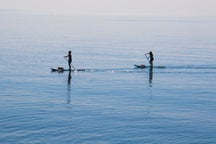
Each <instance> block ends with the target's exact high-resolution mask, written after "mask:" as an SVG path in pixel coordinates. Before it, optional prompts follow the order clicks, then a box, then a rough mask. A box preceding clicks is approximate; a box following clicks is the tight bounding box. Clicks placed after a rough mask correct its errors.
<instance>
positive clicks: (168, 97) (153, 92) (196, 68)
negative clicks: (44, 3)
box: [0, 13, 216, 144]
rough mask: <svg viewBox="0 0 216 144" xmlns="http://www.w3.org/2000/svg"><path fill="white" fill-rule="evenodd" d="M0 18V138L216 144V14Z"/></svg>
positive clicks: (9, 143)
mask: <svg viewBox="0 0 216 144" xmlns="http://www.w3.org/2000/svg"><path fill="white" fill-rule="evenodd" d="M0 19H1V23H0V111H1V114H0V143H1V144H65V143H74V144H82V143H83V144H97V143H98V144H121V143H122V144H127V143H128V144H132V143H134V144H135V143H136V144H139V143H140V144H143V143H148V144H162V143H164V144H182V143H187V144H214V143H216V57H215V55H216V41H215V40H216V39H215V38H216V20H215V19H207V18H205V19H203V18H193V19H192V18H190V19H189V18H150V17H109V16H105V17H102V16H95V17H90V16H89V17H88V16H42V15H23V14H18V15H15V14H6V13H1V14H0ZM68 50H72V53H73V65H74V66H75V67H76V68H78V69H79V68H82V69H86V71H84V72H72V73H69V72H63V73H56V72H51V71H50V68H57V67H58V66H62V67H65V68H67V61H66V60H65V59H64V58H63V56H65V55H67V52H68ZM150 50H151V51H153V53H154V56H155V61H154V65H155V66H166V68H163V69H159V68H158V69H156V68H155V69H134V66H133V65H134V64H146V65H148V62H147V60H146V58H145V55H144V54H145V53H146V52H148V51H150Z"/></svg>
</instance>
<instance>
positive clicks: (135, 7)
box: [0, 0, 216, 17]
mask: <svg viewBox="0 0 216 144" xmlns="http://www.w3.org/2000/svg"><path fill="white" fill-rule="evenodd" d="M0 9H1V10H17V11H23V12H25V13H38V14H64V15H71V14H73V15H74V14H84V15H86V14H87V15H137V16H180V17H182V16H183V17H184V16H208V17H216V0H0Z"/></svg>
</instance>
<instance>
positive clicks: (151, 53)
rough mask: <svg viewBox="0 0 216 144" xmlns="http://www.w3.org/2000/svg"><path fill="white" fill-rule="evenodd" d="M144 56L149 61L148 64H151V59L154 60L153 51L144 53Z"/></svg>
mask: <svg viewBox="0 0 216 144" xmlns="http://www.w3.org/2000/svg"><path fill="white" fill-rule="evenodd" d="M145 55H146V58H147V60H148V61H149V63H150V65H151V66H153V61H154V55H153V52H152V51H150V52H149V53H146V54H145Z"/></svg>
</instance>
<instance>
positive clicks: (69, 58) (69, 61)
mask: <svg viewBox="0 0 216 144" xmlns="http://www.w3.org/2000/svg"><path fill="white" fill-rule="evenodd" d="M64 57H65V58H68V59H67V60H68V66H69V70H71V63H72V54H71V51H69V52H68V55H66V56H64Z"/></svg>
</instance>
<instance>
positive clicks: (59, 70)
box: [51, 68, 85, 72]
mask: <svg viewBox="0 0 216 144" xmlns="http://www.w3.org/2000/svg"><path fill="white" fill-rule="evenodd" d="M51 71H52V72H64V71H85V69H72V70H69V69H64V68H61V69H59V68H51Z"/></svg>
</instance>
